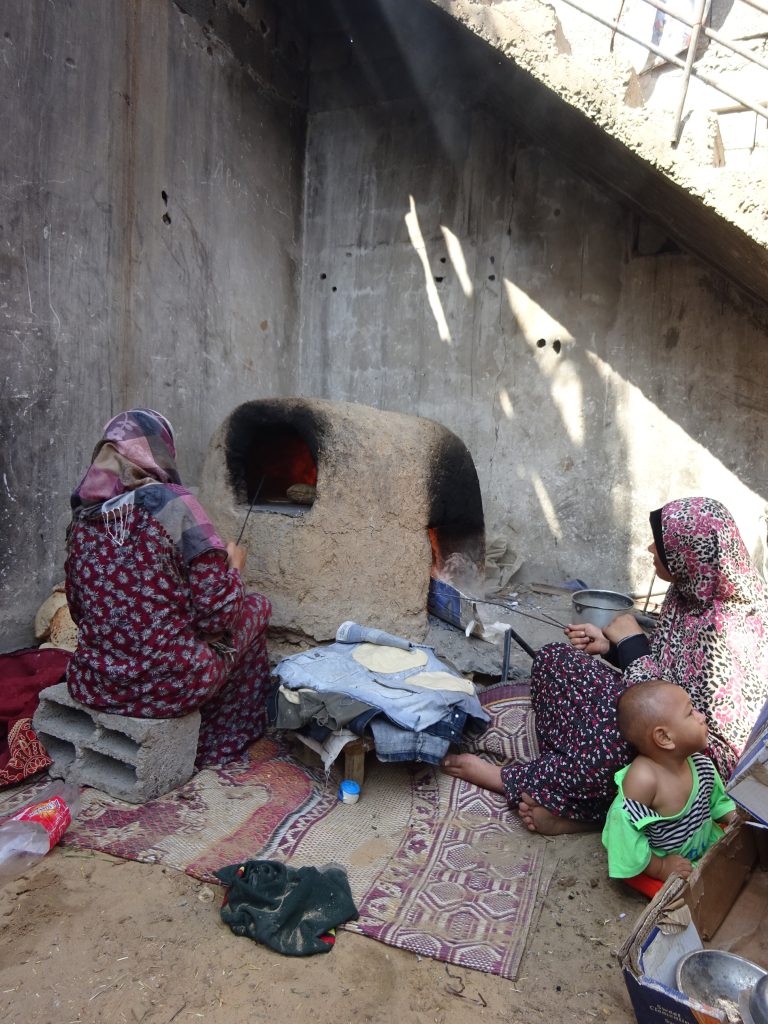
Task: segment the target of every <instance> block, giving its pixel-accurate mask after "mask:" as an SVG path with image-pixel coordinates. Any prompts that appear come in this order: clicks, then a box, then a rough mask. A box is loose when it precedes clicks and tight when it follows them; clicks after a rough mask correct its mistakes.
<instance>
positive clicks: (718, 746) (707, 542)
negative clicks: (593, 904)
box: [627, 498, 768, 778]
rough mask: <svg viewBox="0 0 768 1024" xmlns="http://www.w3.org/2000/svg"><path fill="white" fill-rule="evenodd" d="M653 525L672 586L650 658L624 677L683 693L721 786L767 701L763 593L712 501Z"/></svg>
mask: <svg viewBox="0 0 768 1024" xmlns="http://www.w3.org/2000/svg"><path fill="white" fill-rule="evenodd" d="M658 525H659V527H660V529H661V533H662V535H663V536H662V539H663V546H664V561H665V564H666V566H667V568H668V569H669V572H670V574H671V575H672V577H673V581H674V582H673V583H672V585H671V586H670V588H669V590H668V591H667V596H666V597H665V599H664V604H663V606H662V609H661V613H660V615H659V623H658V626H657V628H656V629H655V631H654V633H653V636H652V637H651V654H650V655H647V656H645V657H643V658H640V659H638V660H637V661H635V662H633V663H632V664H631V665H630V667H629V668H628V669H627V677H628V678H629V679H630V680H631V681H632V682H639V681H640V680H641V679H652V678H657V679H658V678H661V679H669V680H671V681H672V682H674V683H678V684H679V685H680V686H682V687H683V688H684V689H685V690H687V692H688V695H689V696H690V698H691V701H692V703H693V705H694V707H696V708H698V710H699V711H702V712H704V714H705V715H706V716H707V723H708V725H709V742H710V748H709V753H710V755H711V756H712V758H713V760H714V761H715V763H716V764H717V767H718V769H719V771H720V774H721V775H722V776H723V778H728V776H729V775H730V774H731V772H732V771H733V768H734V766H735V764H736V760H737V758H738V757H739V755H740V754H741V751H742V750H743V747H744V743H745V742H746V739H747V737H748V736H749V733H750V730H751V729H752V726H753V725H754V723H755V721H756V719H757V716H758V714H759V712H760V710H761V708H762V706H763V704H764V703H765V700H766V698H768V601H767V600H766V594H765V589H764V587H763V584H762V581H761V579H760V577H759V576H758V574H757V571H756V569H755V568H754V566H753V565H752V562H751V560H750V557H749V553H748V551H747V549H746V547H745V546H744V541H743V540H742V539H741V535H740V533H739V531H738V528H737V526H736V523H735V522H734V520H733V517H732V516H731V514H730V512H729V511H728V509H727V508H726V507H725V506H724V505H722V504H721V503H720V502H719V501H715V500H714V499H713V498H682V499H680V500H678V501H670V502H669V503H668V504H666V505H665V506H664V507H663V508H661V509H659V511H658ZM654 533H656V531H654Z"/></svg>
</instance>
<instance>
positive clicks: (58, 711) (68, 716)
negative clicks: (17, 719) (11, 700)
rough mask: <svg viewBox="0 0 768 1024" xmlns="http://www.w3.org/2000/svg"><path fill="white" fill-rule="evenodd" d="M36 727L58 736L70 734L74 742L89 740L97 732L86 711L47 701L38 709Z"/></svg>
mask: <svg viewBox="0 0 768 1024" xmlns="http://www.w3.org/2000/svg"><path fill="white" fill-rule="evenodd" d="M35 725H36V726H39V727H40V728H41V729H44V730H46V731H48V732H51V733H54V734H56V735H61V733H62V732H63V733H65V734H68V735H69V736H71V737H72V739H73V741H75V742H77V741H82V740H89V739H90V738H91V737H92V736H93V734H94V733H95V732H96V724H95V723H94V721H93V719H92V718H91V716H90V715H88V714H86V713H85V711H78V710H77V708H68V707H66V706H65V705H64V704H56V703H55V702H54V701H50V700H46V701H44V702H43V703H42V704H40V706H39V707H38V709H37V714H36V715H35Z"/></svg>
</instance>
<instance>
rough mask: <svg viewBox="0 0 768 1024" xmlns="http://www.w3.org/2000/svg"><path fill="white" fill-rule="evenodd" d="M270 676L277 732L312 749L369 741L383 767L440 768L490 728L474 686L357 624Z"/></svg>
mask: <svg viewBox="0 0 768 1024" xmlns="http://www.w3.org/2000/svg"><path fill="white" fill-rule="evenodd" d="M275 674H276V676H277V679H278V683H279V685H278V687H277V688H276V689H275V691H274V694H273V697H272V706H271V708H270V720H271V721H272V724H273V725H274V726H275V727H276V728H278V729H290V730H294V731H299V732H302V733H303V734H304V735H306V736H309V737H310V738H311V739H312V740H314V741H316V742H317V743H325V742H326V741H327V740H328V738H329V737H330V736H332V735H333V734H338V733H339V731H340V730H343V731H346V734H347V735H348V734H350V733H351V734H354V735H357V736H366V735H370V736H372V737H373V741H374V745H375V749H376V756H377V757H378V759H379V760H380V761H426V762H427V763H429V764H438V763H439V762H440V761H441V760H442V758H443V757H444V756H445V754H446V753H447V752H448V748H449V747H450V746H451V744H454V745H458V744H459V743H460V741H461V738H462V736H463V735H464V734H467V735H472V736H476V735H478V734H479V733H481V732H482V731H483V730H484V729H485V728H486V726H487V722H488V715H487V714H486V713H485V711H484V710H483V708H482V707H481V705H480V701H479V700H478V698H477V693H476V691H475V687H474V684H473V683H472V682H471V681H470V680H468V679H465V678H464V677H463V676H461V675H459V674H458V673H457V672H456V671H455V670H454V669H453V668H451V667H449V666H448V665H446V664H445V663H444V662H442V661H440V660H439V659H438V658H437V657H435V653H434V651H433V650H432V648H431V647H424V646H420V645H418V644H414V643H411V642H410V641H408V640H404V639H403V638H402V637H397V636H392V635H391V634H389V633H385V632H383V631H382V630H378V629H371V628H368V627H365V626H361V625H359V624H358V623H355V622H345V623H342V625H341V626H340V627H339V629H338V631H337V633H336V642H335V643H333V644H330V645H328V646H327V647H315V648H313V649H312V650H309V651H304V652H303V653H301V654H293V655H291V656H290V657H288V658H284V659H283V660H282V661H280V662H279V663H278V665H277V666H276V668H275ZM350 738H352V737H350Z"/></svg>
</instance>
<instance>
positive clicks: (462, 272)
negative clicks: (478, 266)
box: [440, 224, 474, 299]
mask: <svg viewBox="0 0 768 1024" xmlns="http://www.w3.org/2000/svg"><path fill="white" fill-rule="evenodd" d="M440 230H441V231H442V232H443V238H444V239H445V246H446V249H447V250H448V259H449V260H450V261H451V264H452V265H453V269H454V270H455V271H456V276H457V277H458V279H459V284H460V285H461V290H462V291H463V292H464V294H465V295H466V297H467V298H468V299H469V298H471V297H472V293H473V291H474V289H473V287H472V282H471V281H470V279H469V273H468V272H467V261H466V260H465V259H464V250H463V249H462V248H461V242H460V241H459V240H458V238H457V237H456V235H454V233H453V232H452V231H451V230H450V228H447V227H445V225H444V224H441V225H440Z"/></svg>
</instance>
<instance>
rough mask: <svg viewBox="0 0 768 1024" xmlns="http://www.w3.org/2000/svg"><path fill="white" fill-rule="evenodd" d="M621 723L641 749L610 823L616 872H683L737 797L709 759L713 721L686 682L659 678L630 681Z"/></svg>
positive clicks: (715, 834)
mask: <svg viewBox="0 0 768 1024" xmlns="http://www.w3.org/2000/svg"><path fill="white" fill-rule="evenodd" d="M617 719H618V725H619V730H620V731H621V733H622V735H623V736H624V738H625V739H626V740H627V741H628V742H629V743H631V744H632V745H633V746H634V747H635V748H636V749H637V751H638V756H637V757H636V758H635V760H634V761H633V762H632V763H631V764H630V765H628V766H627V767H626V768H622V769H621V771H619V772H617V773H616V776H615V779H616V784H617V785H618V787H619V792H618V795H617V796H616V798H615V800H614V801H613V803H612V804H611V807H610V809H609V811H608V817H607V818H606V822H605V828H604V829H603V846H605V848H606V850H607V851H608V873H609V875H610V876H611V878H625V879H629V878H634V876H635V875H639V874H641V873H643V872H644V873H645V874H646V875H650V877H651V878H656V879H659V880H660V881H664V880H665V879H667V878H668V877H669V876H670V875H671V874H672V872H673V871H674V872H676V873H677V874H678V875H680V876H682V877H683V878H687V877H688V875H690V873H691V869H692V865H693V863H694V862H695V861H697V860H698V859H699V858H700V857H701V856H702V855H703V854H704V852H705V851H706V850H707V849H709V847H710V846H711V845H712V844H713V843H714V842H715V841H716V840H717V839H719V838H720V836H721V835H722V834H723V833H722V829H721V828H719V827H718V825H716V824H715V822H719V823H720V824H723V825H727V824H728V823H729V822H730V821H731V820H732V819H733V817H734V815H735V813H736V805H735V804H734V802H733V800H731V799H730V797H728V796H726V795H725V789H724V788H723V783H722V780H721V779H720V776H719V775H718V773H717V770H716V769H715V766H714V765H713V764H712V762H711V761H710V759H709V758H708V757H707V756H706V755H705V754H703V753H702V751H703V750H705V749H706V746H707V722H706V718H705V717H704V715H703V714H702V713H701V712H700V711H696V710H695V708H694V707H693V706H692V704H691V699H690V697H689V696H688V694H687V693H686V691H685V690H684V689H683V688H682V687H681V686H676V685H675V684H674V683H669V682H666V681H665V680H663V679H652V680H649V681H648V682H645V683H637V684H636V685H635V686H630V687H629V688H628V689H627V690H625V691H624V693H622V695H621V697H620V698H619V702H618V707H617Z"/></svg>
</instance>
